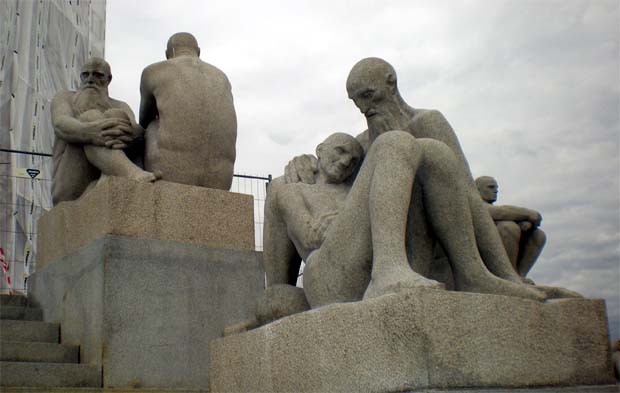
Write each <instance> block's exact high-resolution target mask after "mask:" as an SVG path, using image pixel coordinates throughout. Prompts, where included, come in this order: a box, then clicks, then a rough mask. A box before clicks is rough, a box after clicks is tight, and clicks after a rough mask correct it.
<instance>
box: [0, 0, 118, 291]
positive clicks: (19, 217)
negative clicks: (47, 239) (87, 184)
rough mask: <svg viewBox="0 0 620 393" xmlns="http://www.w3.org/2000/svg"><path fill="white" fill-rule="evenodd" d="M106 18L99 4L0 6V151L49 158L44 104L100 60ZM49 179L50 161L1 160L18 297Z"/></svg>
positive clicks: (1, 212) (23, 1) (3, 209)
mask: <svg viewBox="0 0 620 393" xmlns="http://www.w3.org/2000/svg"><path fill="white" fill-rule="evenodd" d="M105 10H106V1H105V0H1V1H0V31H1V36H0V56H2V57H1V59H0V78H1V80H0V147H1V148H3V149H11V150H20V151H28V152H39V153H51V152H52V145H53V142H54V132H53V130H52V127H51V120H50V113H49V107H50V102H51V99H52V98H53V97H54V95H55V94H56V92H58V91H60V90H63V89H72V90H74V89H76V88H77V86H78V84H79V73H80V68H81V66H82V64H83V63H84V62H85V61H86V59H88V58H89V57H90V56H98V57H104V44H105ZM37 171H38V172H37ZM33 175H34V176H33ZM51 177H52V159H51V157H46V156H38V155H27V154H17V153H6V152H0V247H2V248H3V249H4V253H5V255H6V259H7V261H8V264H9V266H10V274H11V276H12V281H13V288H15V289H17V290H23V289H24V288H25V278H26V277H27V275H28V274H29V273H31V272H32V271H34V270H35V269H36V267H35V260H36V221H37V220H38V218H39V217H40V216H41V214H42V213H43V212H44V211H46V210H49V209H50V208H51V206H52V202H51V180H50V179H51ZM0 279H1V280H2V281H1V282H0V289H1V292H2V293H6V292H7V290H8V288H7V285H6V283H7V282H6V277H5V275H4V274H3V273H1V272H0Z"/></svg>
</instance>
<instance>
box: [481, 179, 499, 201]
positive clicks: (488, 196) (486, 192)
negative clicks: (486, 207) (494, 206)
mask: <svg viewBox="0 0 620 393" xmlns="http://www.w3.org/2000/svg"><path fill="white" fill-rule="evenodd" d="M498 190H499V187H498V185H497V182H496V181H495V179H493V178H491V179H489V180H486V181H483V182H482V184H481V185H480V186H479V187H478V191H480V196H481V197H482V199H484V200H485V201H486V202H489V203H493V202H495V201H496V200H497V193H498Z"/></svg>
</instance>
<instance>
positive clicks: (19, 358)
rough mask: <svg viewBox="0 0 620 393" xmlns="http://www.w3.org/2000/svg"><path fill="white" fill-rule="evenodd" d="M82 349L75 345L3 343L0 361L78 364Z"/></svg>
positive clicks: (23, 342)
mask: <svg viewBox="0 0 620 393" xmlns="http://www.w3.org/2000/svg"><path fill="white" fill-rule="evenodd" d="M79 352H80V349H79V348H78V347H77V346H75V345H61V344H51V343H37V342H25V341H2V344H1V347H0V360H2V361H11V362H42V363H77V362H78V354H79Z"/></svg>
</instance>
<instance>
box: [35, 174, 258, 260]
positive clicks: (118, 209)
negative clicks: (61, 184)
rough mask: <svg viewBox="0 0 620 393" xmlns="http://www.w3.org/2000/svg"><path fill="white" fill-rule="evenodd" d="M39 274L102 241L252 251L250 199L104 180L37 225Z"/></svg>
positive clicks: (164, 184)
mask: <svg viewBox="0 0 620 393" xmlns="http://www.w3.org/2000/svg"><path fill="white" fill-rule="evenodd" d="M38 225H39V229H38V233H39V235H38V239H37V269H41V268H42V267H43V266H44V265H45V264H46V263H48V262H49V261H51V260H54V259H57V258H60V257H62V256H64V255H67V254H69V253H71V252H73V251H76V250H77V249H79V248H80V247H82V246H85V245H86V244H88V243H90V242H92V241H93V240H95V239H98V238H100V237H101V236H104V235H119V236H132V237H137V238H143V239H159V240H174V241H178V242H183V243H189V244H197V245H206V246H210V247H213V248H224V249H230V250H247V251H252V250H254V202H253V198H252V196H251V195H245V194H236V193H232V192H227V191H222V190H213V189H210V188H204V187H194V186H188V185H184V184H178V183H169V182H165V181H158V182H155V183H139V182H136V181H133V180H130V179H125V178H120V177H107V176H104V177H103V178H101V179H100V180H99V182H98V183H97V185H96V186H95V187H94V188H93V189H92V190H90V191H89V192H87V193H86V194H85V195H83V196H82V197H80V199H78V200H76V201H71V202H62V203H60V204H58V206H55V207H54V208H53V209H52V210H50V211H49V212H47V213H46V214H44V215H43V217H41V219H40V220H39V223H38Z"/></svg>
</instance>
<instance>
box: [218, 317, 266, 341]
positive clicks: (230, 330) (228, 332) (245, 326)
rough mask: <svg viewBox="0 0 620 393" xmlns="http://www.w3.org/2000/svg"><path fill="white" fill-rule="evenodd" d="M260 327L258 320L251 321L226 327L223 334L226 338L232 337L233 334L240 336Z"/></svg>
mask: <svg viewBox="0 0 620 393" xmlns="http://www.w3.org/2000/svg"><path fill="white" fill-rule="evenodd" d="M257 326H258V321H257V320H256V319H249V320H247V321H244V322H240V323H236V324H234V325H230V326H226V327H225V328H224V332H223V333H222V334H223V336H224V337H226V336H232V335H233V334H239V333H243V332H247V331H248V330H252V329H254V328H255V327H257Z"/></svg>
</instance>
